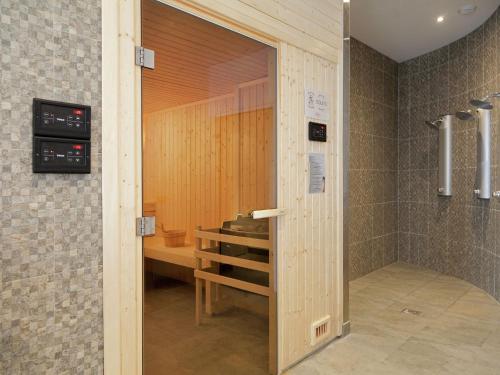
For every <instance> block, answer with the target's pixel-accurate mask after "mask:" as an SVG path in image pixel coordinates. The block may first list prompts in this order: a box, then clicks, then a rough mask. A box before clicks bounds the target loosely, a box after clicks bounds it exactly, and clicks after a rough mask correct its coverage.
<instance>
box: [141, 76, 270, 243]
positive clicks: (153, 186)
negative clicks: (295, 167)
mask: <svg viewBox="0 0 500 375" xmlns="http://www.w3.org/2000/svg"><path fill="white" fill-rule="evenodd" d="M272 131H273V116H272V108H271V98H269V90H268V84H267V81H266V80H259V81H258V82H254V83H250V84H245V85H242V86H240V87H238V88H237V89H236V90H235V93H234V94H230V95H225V96H221V97H217V98H213V99H210V100H206V101H201V102H197V103H193V104H189V105H184V106H180V107H175V108H171V109H168V110H164V111H158V112H152V113H149V114H145V116H144V133H143V139H144V154H143V158H144V159H143V165H144V169H143V181H144V182H143V194H144V202H155V203H156V204H157V213H156V217H157V225H158V228H159V229H160V228H162V224H164V226H165V228H167V229H185V230H186V231H187V238H186V239H187V241H188V242H192V241H193V230H194V229H195V227H196V226H197V225H201V226H203V227H220V226H221V225H222V222H223V221H225V220H232V219H234V218H235V217H236V214H237V213H240V212H241V213H247V212H248V211H250V210H252V209H262V208H269V207H271V204H272V201H270V200H271V198H272V196H271V194H270V189H266V188H265V187H266V186H269V179H270V178H271V171H272V170H273V168H272V164H273V160H272V155H274V151H273V150H274V147H275V145H274V144H272V142H271V139H272V134H271V132H272Z"/></svg>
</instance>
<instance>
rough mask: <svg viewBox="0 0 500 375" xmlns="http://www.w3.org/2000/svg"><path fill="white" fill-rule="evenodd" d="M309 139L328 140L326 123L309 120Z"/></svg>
mask: <svg viewBox="0 0 500 375" xmlns="http://www.w3.org/2000/svg"><path fill="white" fill-rule="evenodd" d="M309 140H310V141H317V142H326V124H320V123H317V122H312V121H310V122H309Z"/></svg>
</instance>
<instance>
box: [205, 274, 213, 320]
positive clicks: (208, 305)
mask: <svg viewBox="0 0 500 375" xmlns="http://www.w3.org/2000/svg"><path fill="white" fill-rule="evenodd" d="M205 304H206V308H205V310H206V313H207V314H208V315H212V283H211V282H210V281H208V280H205Z"/></svg>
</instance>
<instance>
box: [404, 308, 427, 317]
mask: <svg viewBox="0 0 500 375" xmlns="http://www.w3.org/2000/svg"><path fill="white" fill-rule="evenodd" d="M401 312H402V313H403V314H411V315H417V316H418V315H422V311H418V310H412V309H409V308H408V307H405V308H404V309H403V310H401Z"/></svg>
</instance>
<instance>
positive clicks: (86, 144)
mask: <svg viewBox="0 0 500 375" xmlns="http://www.w3.org/2000/svg"><path fill="white" fill-rule="evenodd" d="M33 172H35V173H43V172H56V173H90V141H87V140H83V139H80V140H74V139H63V138H49V137H37V136H35V137H34V138H33Z"/></svg>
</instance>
